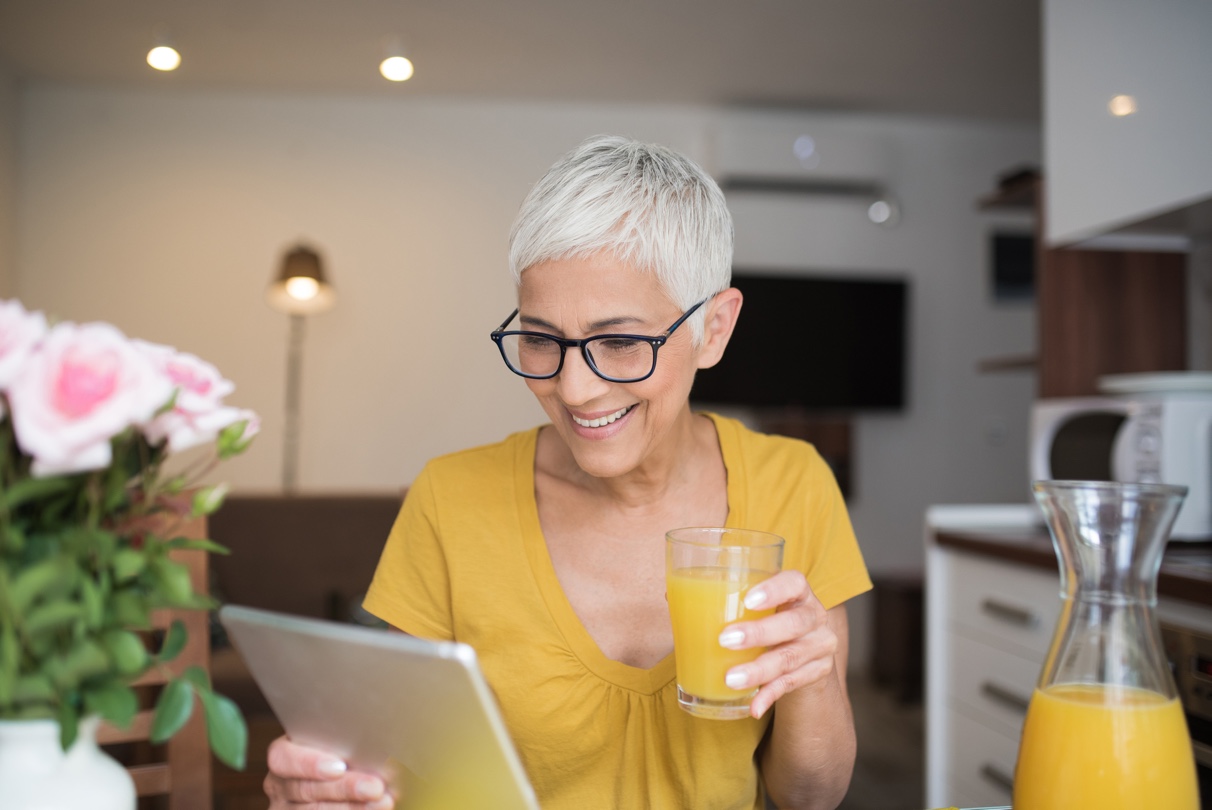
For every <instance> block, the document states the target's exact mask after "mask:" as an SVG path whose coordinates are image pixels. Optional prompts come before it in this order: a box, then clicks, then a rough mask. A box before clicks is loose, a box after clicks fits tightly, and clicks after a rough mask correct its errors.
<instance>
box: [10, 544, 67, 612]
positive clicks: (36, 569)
mask: <svg viewBox="0 0 1212 810" xmlns="http://www.w3.org/2000/svg"><path fill="white" fill-rule="evenodd" d="M75 578H76V569H75V566H73V565H72V564H71V562H70V561H68V560H66V559H64V558H63V557H59V556H55V557H51V558H49V559H46V560H43V561H42V562H40V563H37V564H35V565H31V566H30V567H29V568H27V569H25V570H24V571H22V572H21V573H20V574H18V575H17V577H16V578H15V579H13V580H12V582H11V584H10V587H9V589H8V602H9V607H10V608H11V609H12V611H13V615H15V616H20V615H22V614H24V613H25V612H26V611H28V610H29V607H30V605H32V604H33V603H34V600H35V599H37V598H38V597H40V596H43V595H44V594H46V593H47V592H49V591H51V590H56V589H59V588H62V587H63V586H64V585H65V584H70V583H71V582H73V581H74V580H75Z"/></svg>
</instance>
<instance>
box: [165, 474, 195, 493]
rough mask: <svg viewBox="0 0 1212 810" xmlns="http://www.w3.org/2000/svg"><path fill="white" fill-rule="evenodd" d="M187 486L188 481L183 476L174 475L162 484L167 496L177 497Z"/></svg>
mask: <svg viewBox="0 0 1212 810" xmlns="http://www.w3.org/2000/svg"><path fill="white" fill-rule="evenodd" d="M188 484H189V479H188V478H186V477H185V476H184V475H174V476H173V477H172V478H170V479H168V480H167V481H165V482H164V492H165V494H167V495H179V494H180V493H181V492H182V491H183V490H184V489H185V487H186V486H187V485H188Z"/></svg>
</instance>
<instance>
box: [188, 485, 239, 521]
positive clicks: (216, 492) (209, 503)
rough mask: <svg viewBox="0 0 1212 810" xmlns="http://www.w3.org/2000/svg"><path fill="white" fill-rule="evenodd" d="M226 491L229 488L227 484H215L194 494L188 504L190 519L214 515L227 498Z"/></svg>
mask: <svg viewBox="0 0 1212 810" xmlns="http://www.w3.org/2000/svg"><path fill="white" fill-rule="evenodd" d="M228 489H230V487H228V485H227V484H215V485H214V486H211V487H203V488H202V489H200V490H198V491H197V492H196V493H194V498H193V501H192V502H191V504H190V512H189V514H190V517H198V516H199V515H210V514H214V512H215V511H216V510H218V508H219V507H220V506H222V505H223V499H224V498H226V497H227V490H228Z"/></svg>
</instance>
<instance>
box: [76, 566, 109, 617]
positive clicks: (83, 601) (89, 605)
mask: <svg viewBox="0 0 1212 810" xmlns="http://www.w3.org/2000/svg"><path fill="white" fill-rule="evenodd" d="M80 606H81V607H82V608H83V609H84V624H85V626H86V627H88V629H89V630H96V629H97V628H99V627H100V626H101V625H102V623H103V622H104V621H105V599H104V597H103V596H102V595H101V588H100V587H99V586H98V585H97V583H96V582H94V581H93V579H92V577H88V576H85V577H81V578H80Z"/></svg>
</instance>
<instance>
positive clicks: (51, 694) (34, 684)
mask: <svg viewBox="0 0 1212 810" xmlns="http://www.w3.org/2000/svg"><path fill="white" fill-rule="evenodd" d="M54 699H55V685H54V684H53V683H51V679H50V678H48V677H46V676H45V675H42V674H37V673H35V674H33V675H26V676H24V677H21V678H18V679H17V686H16V688H15V689H13V702H14V703H32V702H35V701H38V702H42V703H50V702H52V701H54Z"/></svg>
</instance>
